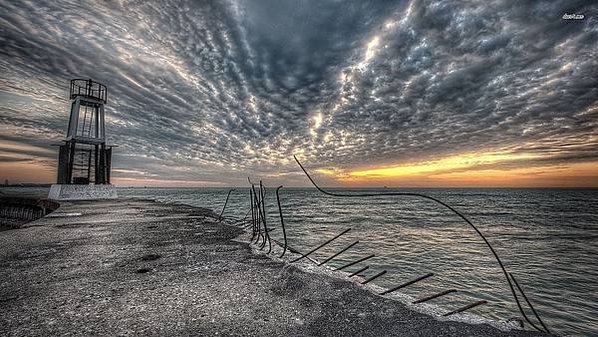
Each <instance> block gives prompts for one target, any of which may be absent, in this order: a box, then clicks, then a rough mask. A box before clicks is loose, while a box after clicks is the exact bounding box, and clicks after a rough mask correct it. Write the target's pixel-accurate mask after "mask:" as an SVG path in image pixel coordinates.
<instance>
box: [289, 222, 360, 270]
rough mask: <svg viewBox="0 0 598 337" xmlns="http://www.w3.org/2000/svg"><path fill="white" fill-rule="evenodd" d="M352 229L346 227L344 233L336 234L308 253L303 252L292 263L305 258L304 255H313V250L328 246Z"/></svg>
mask: <svg viewBox="0 0 598 337" xmlns="http://www.w3.org/2000/svg"><path fill="white" fill-rule="evenodd" d="M350 230H351V228H347V229H345V230H344V231H343V232H342V233H340V234H338V235H336V236H335V237H333V238H332V239H330V240H328V241H326V242H324V243H323V244H321V245H319V246H317V247H316V248H314V249H312V250H310V251H309V252H307V253H306V254H303V255H301V256H300V257H298V258H296V259H294V260H293V261H291V263H294V262H297V261H299V260H301V259H303V258H304V257H307V256H308V255H311V254H312V253H313V252H315V251H317V250H318V249H320V248H322V247H324V246H326V245H327V244H329V243H331V242H332V241H334V240H336V239H338V238H339V237H341V235H343V234H345V233H347V232H348V231H350Z"/></svg>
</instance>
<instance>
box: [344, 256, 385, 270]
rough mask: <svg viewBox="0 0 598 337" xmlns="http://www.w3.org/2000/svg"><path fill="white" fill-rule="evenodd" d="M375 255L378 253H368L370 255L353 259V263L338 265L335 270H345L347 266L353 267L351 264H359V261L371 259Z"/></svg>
mask: <svg viewBox="0 0 598 337" xmlns="http://www.w3.org/2000/svg"><path fill="white" fill-rule="evenodd" d="M374 256H376V255H375V254H372V255H368V256H366V257H362V258H361V259H359V260H357V261H353V262H351V263H347V264H346V265H344V266H342V267H338V268H336V269H335V270H343V269H345V268H347V267H351V266H352V265H354V264H358V263H359V262H363V261H365V260H369V259H371V258H372V257H374Z"/></svg>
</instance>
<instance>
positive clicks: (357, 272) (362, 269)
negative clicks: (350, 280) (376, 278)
mask: <svg viewBox="0 0 598 337" xmlns="http://www.w3.org/2000/svg"><path fill="white" fill-rule="evenodd" d="M368 268H370V266H365V267H363V268H361V269H359V270H358V271H356V272H353V273H351V275H349V276H347V277H353V276H355V275H357V274H359V273H361V272H363V271H366V270H368Z"/></svg>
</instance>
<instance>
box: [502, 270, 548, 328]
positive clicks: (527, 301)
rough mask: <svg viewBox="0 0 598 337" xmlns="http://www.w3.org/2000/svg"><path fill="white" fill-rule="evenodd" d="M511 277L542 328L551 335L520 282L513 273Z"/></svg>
mask: <svg viewBox="0 0 598 337" xmlns="http://www.w3.org/2000/svg"><path fill="white" fill-rule="evenodd" d="M509 275H510V276H511V278H512V279H513V283H515V286H516V287H517V290H519V292H520V293H521V295H522V296H523V299H524V300H525V302H526V303H527V305H529V308H530V309H532V312H533V313H534V316H536V319H537V320H538V322H540V324H541V325H542V327H543V328H544V330H546V332H548V333H550V331H549V330H548V328H547V327H546V325H544V322H542V319H540V316H538V313H537V312H536V309H534V306H533V305H532V303H531V302H530V301H529V300H528V299H527V296H526V295H525V293H524V292H523V289H521V287H520V286H519V282H517V280H516V279H515V276H514V275H513V273H509ZM528 321H529V320H528ZM536 329H537V327H536Z"/></svg>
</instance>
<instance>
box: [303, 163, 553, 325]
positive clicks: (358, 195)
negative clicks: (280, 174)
mask: <svg viewBox="0 0 598 337" xmlns="http://www.w3.org/2000/svg"><path fill="white" fill-rule="evenodd" d="M293 158H294V159H295V161H296V162H297V164H298V165H299V167H301V170H302V171H303V173H305V175H306V176H307V178H308V179H309V181H310V182H311V183H312V184H313V185H314V187H315V188H316V189H317V190H318V191H320V192H321V193H323V194H326V195H329V196H332V197H341V198H364V197H365V198H367V197H380V196H407V197H418V198H424V199H427V200H431V201H433V202H435V203H437V204H439V205H441V206H444V207H446V208H447V209H449V210H450V211H452V212H453V213H454V214H456V215H457V216H459V217H460V218H461V219H462V220H463V221H465V222H466V223H467V224H468V225H469V226H470V227H471V228H473V230H475V232H476V233H477V234H478V235H479V236H480V237H481V238H482V240H483V241H484V243H485V244H486V246H487V247H488V248H489V249H490V251H491V252H492V255H493V256H494V258H495V259H496V261H497V262H498V265H499V266H500V269H501V270H502V272H503V274H504V277H505V279H506V281H507V284H508V285H509V289H510V291H511V294H512V295H513V298H514V299H515V303H516V304H517V308H518V309H519V312H520V313H521V315H522V316H523V318H524V319H525V320H526V321H527V322H528V323H529V324H530V325H531V326H532V327H534V328H535V329H536V330H538V331H543V332H548V333H550V331H549V329H548V328H547V327H546V325H545V324H544V322H543V321H542V319H541V318H540V316H539V315H538V313H537V312H536V310H535V309H534V307H533V306H532V305H531V303H530V301H529V300H528V299H527V296H525V294H524V293H523V289H521V287H517V288H518V290H519V292H520V293H521V294H522V297H523V298H524V300H525V301H526V303H527V304H528V305H529V307H530V309H531V311H532V312H533V313H534V316H535V317H536V318H537V320H538V322H539V323H540V325H542V328H543V329H542V328H540V327H538V326H537V325H536V324H534V323H533V322H532V321H531V320H530V319H529V317H528V316H527V314H526V313H525V311H524V310H523V307H522V306H521V303H520V301H519V298H518V296H517V293H516V291H515V288H514V287H513V283H516V281H515V280H514V278H513V281H511V280H512V275H511V276H509V273H508V272H507V269H506V268H505V266H504V265H503V263H502V260H501V259H500V257H499V256H498V254H497V253H496V251H495V250H494V248H493V247H492V245H491V244H490V242H489V241H488V240H487V239H486V237H485V236H484V234H482V232H481V231H480V230H479V229H478V228H477V227H476V226H475V225H474V224H473V223H472V222H471V221H470V220H469V219H468V218H467V217H465V216H464V215H463V214H462V213H461V212H459V211H457V210H456V209H455V208H453V207H451V206H450V205H448V204H447V203H445V202H443V201H441V200H439V199H437V198H434V197H431V196H429V195H426V194H422V193H414V192H377V193H338V192H329V191H326V190H324V189H322V188H321V187H320V186H318V184H316V182H315V181H314V180H313V178H312V177H311V176H310V175H309V173H308V172H307V170H306V169H305V167H303V165H302V164H301V162H300V161H299V159H297V156H296V155H293ZM385 293H387V292H385ZM478 305H479V304H478Z"/></svg>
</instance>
